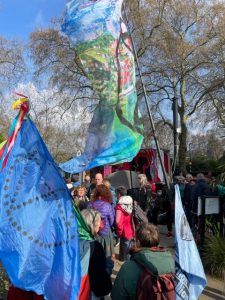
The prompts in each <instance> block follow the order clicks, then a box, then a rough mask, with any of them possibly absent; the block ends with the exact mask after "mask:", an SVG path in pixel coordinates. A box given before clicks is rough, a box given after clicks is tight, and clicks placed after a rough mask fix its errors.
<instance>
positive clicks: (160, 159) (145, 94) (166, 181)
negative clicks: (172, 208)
mask: <svg viewBox="0 0 225 300" xmlns="http://www.w3.org/2000/svg"><path fill="white" fill-rule="evenodd" d="M123 11H124V16H125V20H126V25H127V29H128V33H129V35H130V39H131V44H132V48H133V51H134V57H135V60H136V64H137V69H138V73H139V76H140V80H141V86H142V89H143V93H144V99H145V104H146V107H147V112H148V117H149V121H150V124H151V127H152V134H153V138H154V141H155V145H156V148H157V151H158V155H159V161H160V164H161V167H162V171H163V177H164V180H165V183H166V186H167V188H168V190H170V184H169V181H168V177H167V174H166V170H165V166H164V163H163V160H162V155H161V151H160V147H159V143H158V139H157V137H156V130H155V124H154V122H153V118H152V113H151V110H150V107H149V104H148V96H147V92H146V89H145V85H144V81H143V77H142V72H141V69H140V64H139V61H138V57H137V51H136V49H135V45H134V40H133V37H132V34H131V32H130V28H129V24H128V19H127V14H126V11H125V8H124V6H123Z"/></svg>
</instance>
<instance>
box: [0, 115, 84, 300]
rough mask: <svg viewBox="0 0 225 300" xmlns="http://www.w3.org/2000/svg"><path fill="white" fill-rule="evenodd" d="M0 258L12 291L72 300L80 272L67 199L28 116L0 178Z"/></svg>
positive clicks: (56, 168) (73, 226) (75, 229)
mask: <svg viewBox="0 0 225 300" xmlns="http://www.w3.org/2000/svg"><path fill="white" fill-rule="evenodd" d="M0 259H1V261H2V263H3V265H4V267H5V269H6V271H7V274H8V276H9V278H10V280H11V282H12V284H13V285H14V286H16V287H19V288H21V289H24V290H30V291H34V292H36V293H37V294H43V295H44V297H45V299H49V300H67V299H68V300H75V299H77V296H78V293H79V287H80V273H81V272H80V259H79V248H78V229H77V221H76V217H75V214H74V211H73V207H72V203H71V196H70V193H69V190H68V189H67V187H66V184H65V182H64V180H63V178H62V176H61V174H60V172H59V170H58V167H57V165H56V164H55V162H54V161H53V159H52V157H51V155H50V153H49V152H48V150H47V148H46V146H45V144H44V142H43V140H42V138H41V137H40V135H39V133H38V131H37V129H36V127H35V125H34V123H33V122H32V121H31V120H30V119H29V117H27V118H25V119H24V121H23V123H22V126H21V129H20V131H19V132H18V135H17V138H16V140H15V143H14V145H13V147H12V150H11V152H10V155H9V157H8V160H7V164H6V165H5V167H4V168H3V170H2V171H1V173H0Z"/></svg>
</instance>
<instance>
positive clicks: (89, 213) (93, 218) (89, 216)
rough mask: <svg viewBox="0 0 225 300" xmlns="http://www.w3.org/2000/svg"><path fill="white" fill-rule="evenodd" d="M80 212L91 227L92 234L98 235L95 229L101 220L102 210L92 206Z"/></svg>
mask: <svg viewBox="0 0 225 300" xmlns="http://www.w3.org/2000/svg"><path fill="white" fill-rule="evenodd" d="M80 213H81V215H82V217H83V219H84V221H85V223H86V224H87V225H88V227H89V228H90V229H91V233H92V235H96V233H97V232H96V229H95V228H96V225H97V224H98V223H99V222H100V221H101V214H100V212H99V211H97V210H95V209H92V208H87V209H83V210H82V211H81V212H80Z"/></svg>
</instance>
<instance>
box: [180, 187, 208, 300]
mask: <svg viewBox="0 0 225 300" xmlns="http://www.w3.org/2000/svg"><path fill="white" fill-rule="evenodd" d="M175 193H176V196H175V233H176V262H175V264H176V281H175V291H176V300H197V299H198V297H199V296H200V295H201V293H202V291H203V290H204V288H205V286H206V284H207V280H206V276H205V272H204V269H203V266H202V262H201V258H200V256H199V252H198V248H197V246H196V244H195V240H194V238H193V235H192V232H191V230H190V227H189V224H188V221H187V219H186V216H185V213H184V210H183V207H182V202H181V197H180V191H179V186H178V185H176V186H175Z"/></svg>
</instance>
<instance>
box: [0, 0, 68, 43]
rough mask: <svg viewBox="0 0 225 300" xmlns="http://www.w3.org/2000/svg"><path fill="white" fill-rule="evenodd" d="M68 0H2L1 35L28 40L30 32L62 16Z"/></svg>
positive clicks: (0, 13)
mask: <svg viewBox="0 0 225 300" xmlns="http://www.w3.org/2000/svg"><path fill="white" fill-rule="evenodd" d="M66 2H67V1H66V0H0V36H4V37H6V38H7V39H11V38H19V39H21V40H24V41H26V40H28V38H29V33H30V32H32V31H33V30H35V29H37V28H44V27H47V26H48V25H49V23H50V20H51V18H54V17H60V16H62V14H63V11H64V9H65V5H66Z"/></svg>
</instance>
